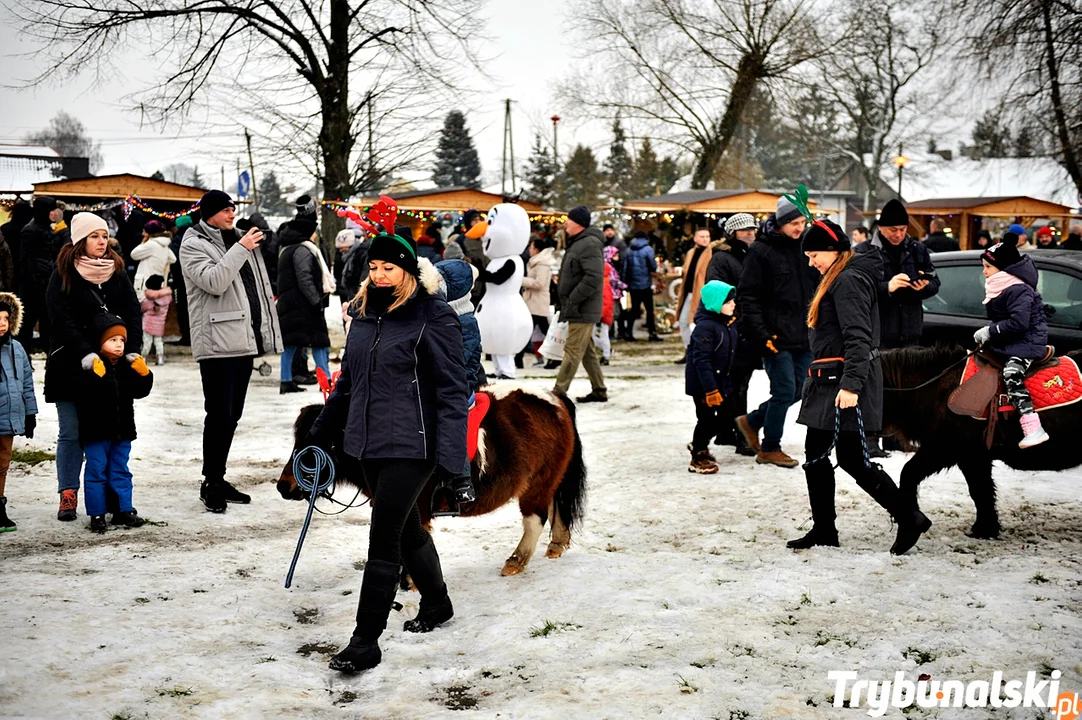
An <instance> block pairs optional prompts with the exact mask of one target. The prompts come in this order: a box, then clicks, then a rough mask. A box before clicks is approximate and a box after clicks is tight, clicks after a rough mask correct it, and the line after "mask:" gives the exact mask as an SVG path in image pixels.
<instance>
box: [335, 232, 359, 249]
mask: <svg viewBox="0 0 1082 720" xmlns="http://www.w3.org/2000/svg"><path fill="white" fill-rule="evenodd" d="M356 241H357V236H356V235H354V234H353V231H352V230H350V229H348V228H347V229H345V230H339V231H338V234H337V235H335V236H334V246H335V248H337V249H338V250H348V249H349V248H351V247H353V243H355V242H356Z"/></svg>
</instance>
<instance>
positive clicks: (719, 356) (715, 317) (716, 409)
mask: <svg viewBox="0 0 1082 720" xmlns="http://www.w3.org/2000/svg"><path fill="white" fill-rule="evenodd" d="M700 298H701V302H700V303H699V309H698V310H697V311H696V312H695V328H694V330H692V332H691V342H690V343H689V344H688V358H687V365H686V366H685V367H684V392H685V393H686V394H688V395H690V396H691V397H692V399H693V400H694V401H695V417H696V419H697V422H696V424H695V432H694V434H693V436H692V440H691V442H690V443H689V444H688V450H690V451H691V464H690V465H688V471H689V472H695V473H699V474H700V475H710V474H713V473H716V472H717V471H718V466H717V461H716V460H715V459H714V456H713V455H712V454H711V453H710V450H709V449H708V443H709V442H710V440H711V438H713V437H715V436H716V435H717V434H718V430H719V428H720V427H721V423H722V422H723V421H724V419H725V417H726V416H725V415H724V413H725V412H726V411H724V410H722V402H723V401H724V399H725V397H727V396H728V395H730V394H731V393H732V384H731V382H730V380H729V371H730V370H731V369H732V366H733V360H734V359H735V357H736V349H737V345H738V343H739V342H740V338H739V336H738V334H737V329H736V318H735V317H734V315H733V313H735V312H736V288H734V287H733V286H732V285H729V284H728V283H724V282H722V281H721V280H711V281H710V282H708V283H706V284H705V285H703V289H702V291H701V293H700Z"/></svg>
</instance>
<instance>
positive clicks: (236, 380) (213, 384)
mask: <svg viewBox="0 0 1082 720" xmlns="http://www.w3.org/2000/svg"><path fill="white" fill-rule="evenodd" d="M253 360H254V358H250V357H246V358H211V359H209V360H200V361H199V377H200V379H201V380H202V381H203V408H204V409H205V410H206V412H207V417H206V419H205V420H204V421H203V477H205V478H206V479H207V480H212V481H213V480H224V479H225V465H226V461H227V460H228V459H229V448H230V447H231V446H232V445H233V433H235V432H236V430H237V423H239V422H240V417H241V415H243V414H244V400H245V398H246V397H247V396H248V381H249V380H251V378H252V365H253Z"/></svg>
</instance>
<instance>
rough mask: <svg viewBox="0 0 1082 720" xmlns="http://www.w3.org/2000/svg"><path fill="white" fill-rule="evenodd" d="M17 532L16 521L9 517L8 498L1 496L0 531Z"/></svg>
mask: <svg viewBox="0 0 1082 720" xmlns="http://www.w3.org/2000/svg"><path fill="white" fill-rule="evenodd" d="M6 532H15V522H14V521H13V520H12V519H11V518H9V517H8V499H7V498H6V497H0V533H6Z"/></svg>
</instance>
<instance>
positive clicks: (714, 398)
mask: <svg viewBox="0 0 1082 720" xmlns="http://www.w3.org/2000/svg"><path fill="white" fill-rule="evenodd" d="M721 403H722V397H721V393H720V392H718V391H717V390H711V391H710V392H708V393H707V394H706V405H707V407H717V406H718V405H721Z"/></svg>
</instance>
